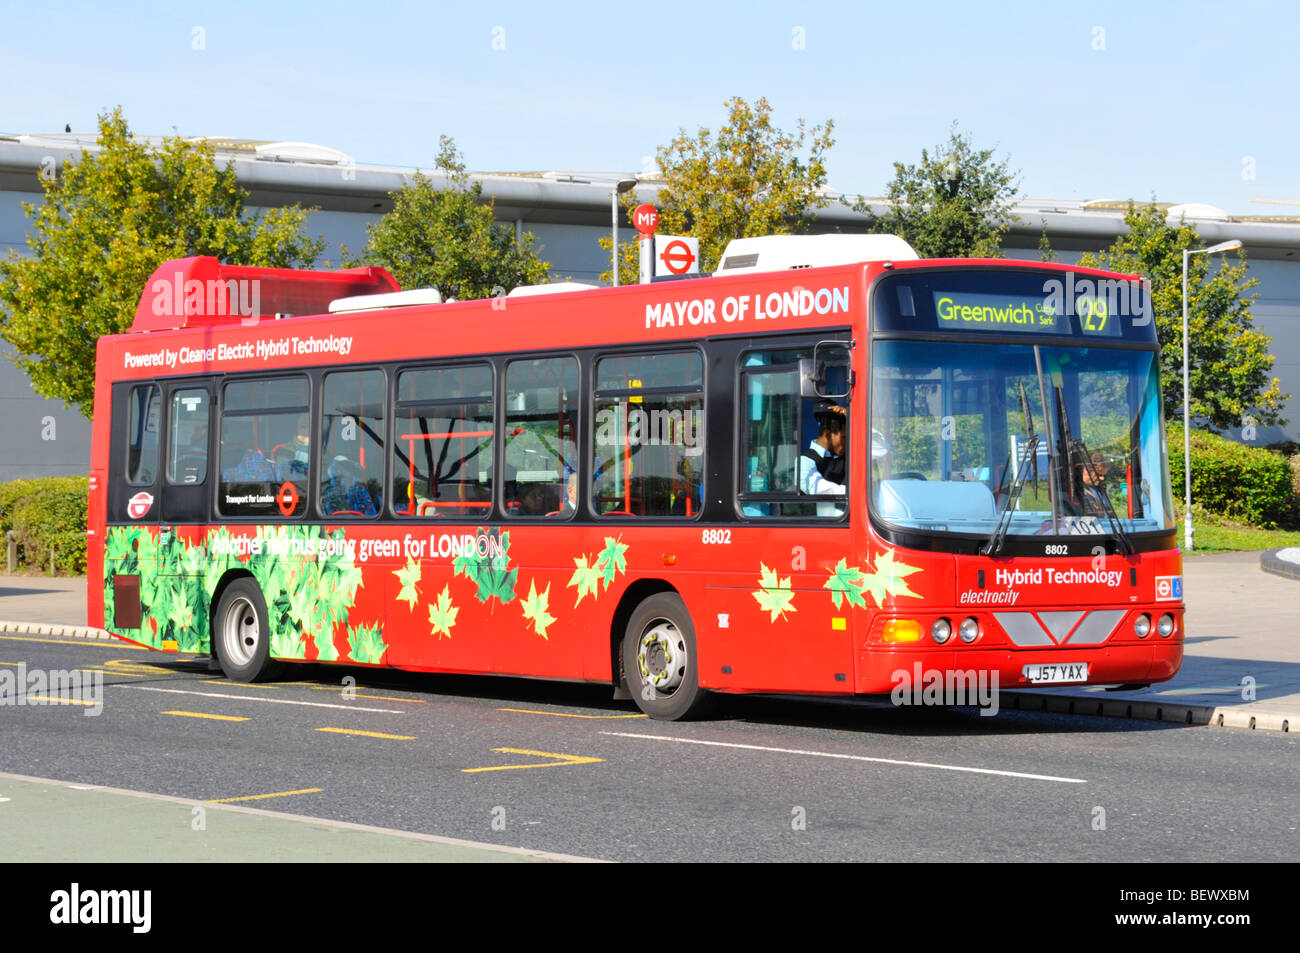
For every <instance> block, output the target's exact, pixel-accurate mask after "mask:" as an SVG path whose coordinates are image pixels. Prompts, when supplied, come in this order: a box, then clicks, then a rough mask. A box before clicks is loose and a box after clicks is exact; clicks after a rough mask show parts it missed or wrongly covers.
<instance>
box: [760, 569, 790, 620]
mask: <svg viewBox="0 0 1300 953" xmlns="http://www.w3.org/2000/svg"><path fill="white" fill-rule="evenodd" d="M758 567H759V569H760V570H761V572H760V574H759V577H758V585H759V587H760V588H759V589H757V590H756V591H754V592H752V593H750V595H752V596H753V597H754V598H755V599H756V600H757V601H758V605H759V608H760V609H762V610H763V611H764V612H770V613H772V618H771V619H770V620H769V621H770V622H775V621H776V619H777V616H780V617H781V618H782V619H784V618H785V614H786V613H787V612H795V611H797V610H796V609H795V607H794V592H793V591H792V590H791V589H790V577H789V576H787V577H786V578H784V579H778V578H777V575H776V570H775V569H768V568H767V566H766V565H764V564H763V563H759V564H758Z"/></svg>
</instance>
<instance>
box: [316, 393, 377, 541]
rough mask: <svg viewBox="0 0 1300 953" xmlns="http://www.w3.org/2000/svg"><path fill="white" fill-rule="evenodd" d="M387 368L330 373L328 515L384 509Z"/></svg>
mask: <svg viewBox="0 0 1300 953" xmlns="http://www.w3.org/2000/svg"><path fill="white" fill-rule="evenodd" d="M385 396H386V395H385V387H384V373H383V371H379V370H373V371H346V372H342V373H337V374H327V375H325V387H324V392H323V396H322V399H321V409H320V412H321V419H320V447H321V467H320V509H321V515H322V516H327V517H331V518H332V517H353V518H355V517H366V516H375V515H377V514H378V513H379V512H380V510H382V509H383V490H382V487H383V484H384V404H385V402H386V399H385Z"/></svg>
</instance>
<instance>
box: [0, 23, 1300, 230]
mask: <svg viewBox="0 0 1300 953" xmlns="http://www.w3.org/2000/svg"><path fill="white" fill-rule="evenodd" d="M0 24H2V27H0V89H3V90H4V92H3V97H2V98H0V132H10V133H17V132H49V131H62V129H63V126H64V124H65V123H71V125H72V127H73V129H74V131H81V132H85V131H88V130H93V128H94V124H95V117H96V114H97V113H98V112H100V111H102V110H104V109H106V108H111V107H113V106H116V105H121V106H122V107H123V110H124V112H125V114H126V117H127V120H128V121H129V123H130V125H131V128H132V129H133V130H134V131H136V132H141V133H172V132H180V133H182V134H185V135H230V136H237V137H244V138H253V139H272V140H302V141H308V142H317V143H321V144H323V145H327V146H331V147H333V148H336V149H340V150H342V151H344V152H346V153H348V154H349V155H351V156H354V157H355V158H356V160H357V161H358V162H361V163H382V164H388V165H396V166H410V167H416V166H423V167H425V168H428V167H429V166H430V165H431V164H432V160H433V157H434V155H435V154H436V152H437V147H438V135H439V134H440V133H446V134H449V135H451V136H453V137H455V139H456V141H457V143H458V145H459V146H460V148H461V150H462V151H463V153H464V154H465V157H466V160H467V162H468V164H469V166H470V168H471V169H480V170H489V169H491V170H516V169H517V170H523V169H531V170H546V169H611V170H613V169H618V170H629V171H636V170H639V169H641V168H642V167H643V163H644V161H645V160H646V158H647V157H649V156H651V155H652V154H653V152H654V149H655V147H656V146H658V145H660V144H663V143H666V142H667V141H669V139H670V138H671V137H672V135H673V134H674V133H675V132H676V131H677V130H678V129H679V128H681V127H685V128H687V129H689V130H694V129H696V128H697V127H699V126H702V125H704V126H716V125H717V124H718V123H719V121H720V120H721V118H722V117H723V109H722V104H723V102H724V100H726V99H727V98H728V97H730V96H732V95H740V96H744V97H745V98H747V99H751V100H753V99H757V98H758V97H760V96H766V97H767V98H768V99H769V100H770V101H771V103H772V105H773V107H774V110H775V121H776V122H777V124H778V125H780V126H782V127H785V128H790V127H793V126H794V124H795V122H796V120H797V119H799V118H800V117H802V118H804V119H806V120H807V121H808V122H809V123H810V124H811V123H815V122H819V121H822V120H825V119H828V118H829V119H833V120H834V121H835V136H836V140H837V144H836V146H835V148H834V149H833V150H832V152H831V156H830V172H831V185H832V186H833V187H835V188H837V189H840V190H841V191H846V192H864V193H867V194H880V193H881V192H882V191H883V189H884V186H885V183H886V182H887V181H888V179H889V178H890V176H891V175H892V163H893V161H895V160H903V161H908V162H911V161H915V160H916V159H917V158H918V157H919V155H920V150H921V149H922V147H926V146H932V145H934V144H935V143H938V142H940V141H943V140H945V139H946V138H947V130H948V127H949V124H950V123H951V122H952V121H953V120H957V121H958V122H959V124H960V127H961V128H962V129H963V130H965V131H967V132H969V133H971V134H972V136H973V137H974V140H975V143H976V144H977V145H980V146H984V147H988V146H996V147H997V148H998V151H999V155H1009V157H1010V163H1011V166H1012V168H1015V169H1019V170H1021V173H1022V192H1023V193H1024V194H1026V195H1030V196H1034V197H1050V198H1084V199H1086V198H1128V197H1135V198H1139V199H1145V198H1149V197H1150V196H1151V195H1152V194H1154V195H1155V196H1156V197H1157V198H1159V199H1161V200H1169V201H1184V202H1185V201H1200V202H1209V203H1211V204H1214V205H1218V206H1220V207H1222V208H1224V209H1226V210H1227V211H1229V212H1233V213H1237V214H1290V213H1296V214H1300V208H1298V207H1296V206H1283V205H1263V204H1259V203H1255V202H1252V201H1251V200H1252V199H1254V198H1257V197H1262V198H1281V199H1288V200H1292V201H1295V202H1297V203H1300V162H1298V161H1297V157H1298V156H1300V149H1297V146H1298V145H1300V129H1298V124H1297V110H1296V108H1295V100H1296V98H1297V96H1300V91H1298V90H1297V88H1296V86H1295V83H1294V77H1295V69H1294V62H1295V58H1296V56H1297V50H1296V46H1295V43H1296V37H1297V36H1298V35H1300V29H1298V27H1300V12H1298V11H1297V8H1296V7H1294V6H1292V5H1288V4H1285V3H1271V2H1236V3H1196V2H1192V3H1149V4H1142V5H1140V6H1135V5H1131V4H1128V3H1078V2H1076V3H1070V4H1055V3H1024V4H1019V3H1003V4H997V5H994V4H973V3H935V4H927V3H921V2H914V3H898V2H895V3H890V4H868V3H858V4H854V3H831V2H824V3H823V2H816V0H801V2H797V3H796V2H786V3H762V2H754V3H745V4H734V5H733V4H718V5H713V4H707V3H699V2H697V3H677V2H670V0H658V2H653V3H641V4H564V3H557V4H546V5H542V4H535V3H519V4H515V3H492V2H482V3H477V4H455V5H443V4H434V3H426V4H419V3H412V4H408V3H398V2H390V3H376V2H371V3H358V2H351V3H329V2H316V3H311V4H298V3H284V4H280V3H275V2H265V3H261V4H251V3H238V2H223V3H219V4H216V3H197V2H185V0H177V2H169V3H157V4H143V3H120V4H113V5H111V6H109V5H103V6H101V5H100V4H55V5H50V6H45V5H42V4H33V3H26V2H24V3H21V4H19V3H14V2H12V0H4V2H0ZM196 29H198V30H201V31H202V32H201V34H196V33H195V31H196ZM799 30H802V34H800V33H799V32H798V31H799ZM196 36H201V39H202V44H201V45H202V46H203V48H202V49H195V48H194V47H195V46H196ZM800 37H802V45H803V48H802V49H798V48H796V47H798V46H799V42H798V40H799V39H800ZM494 40H495V41H496V43H495V45H496V46H498V47H499V46H502V45H504V49H494ZM1252 176H1253V177H1252Z"/></svg>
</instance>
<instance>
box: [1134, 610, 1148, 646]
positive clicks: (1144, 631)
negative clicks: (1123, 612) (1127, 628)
mask: <svg viewBox="0 0 1300 953" xmlns="http://www.w3.org/2000/svg"><path fill="white" fill-rule="evenodd" d="M1133 631H1134V632H1136V633H1137V637H1138V638H1139V639H1145V638H1146V637H1147V636H1148V635H1150V634H1151V616H1149V615H1147V614H1146V613H1145V612H1144V613H1142V615H1140V616H1138V617H1137V618H1136V619H1134V620H1133Z"/></svg>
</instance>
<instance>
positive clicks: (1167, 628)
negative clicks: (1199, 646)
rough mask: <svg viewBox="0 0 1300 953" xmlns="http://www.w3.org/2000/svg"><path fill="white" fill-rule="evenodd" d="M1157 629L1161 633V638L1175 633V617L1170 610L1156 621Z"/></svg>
mask: <svg viewBox="0 0 1300 953" xmlns="http://www.w3.org/2000/svg"><path fill="white" fill-rule="evenodd" d="M1156 631H1157V632H1159V633H1160V638H1162V639H1167V638H1169V636H1171V635H1173V634H1174V617H1173V616H1171V615H1170V614H1169V613H1168V612H1166V613H1165V614H1164V615H1162V616H1161V617H1160V621H1159V622H1157V623H1156Z"/></svg>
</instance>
